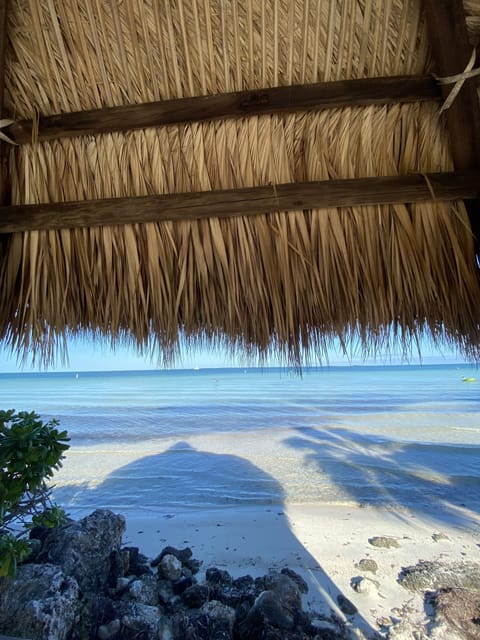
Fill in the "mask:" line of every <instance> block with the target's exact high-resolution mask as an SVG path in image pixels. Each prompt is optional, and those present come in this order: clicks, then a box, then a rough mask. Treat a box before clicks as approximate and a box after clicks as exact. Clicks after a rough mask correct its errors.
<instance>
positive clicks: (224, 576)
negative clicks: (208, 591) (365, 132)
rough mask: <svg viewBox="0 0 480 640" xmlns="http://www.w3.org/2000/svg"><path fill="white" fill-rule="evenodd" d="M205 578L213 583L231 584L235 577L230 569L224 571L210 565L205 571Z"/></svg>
mask: <svg viewBox="0 0 480 640" xmlns="http://www.w3.org/2000/svg"><path fill="white" fill-rule="evenodd" d="M205 579H206V581H207V582H210V583H211V584H221V585H230V584H232V582H233V578H232V576H231V575H230V574H229V573H228V571H222V570H221V569H217V567H209V568H208V569H207V571H206V573H205Z"/></svg>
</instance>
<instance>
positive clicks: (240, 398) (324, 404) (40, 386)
mask: <svg viewBox="0 0 480 640" xmlns="http://www.w3.org/2000/svg"><path fill="white" fill-rule="evenodd" d="M464 376H467V377H468V376H474V377H476V371H475V370H473V369H472V368H471V367H468V366H467V365H464V366H462V365H448V366H423V367H420V366H392V367H363V366H361V367H329V368H321V369H306V370H304V372H303V376H302V377H299V376H298V375H296V374H295V373H289V372H288V371H287V370H285V369H264V370H259V369H203V370H202V369H201V370H189V371H186V370H176V371H141V372H94V373H93V372H92V373H83V372H82V373H79V374H75V373H38V374H0V407H2V408H15V409H17V410H35V411H37V412H38V413H40V414H41V415H42V417H44V418H46V419H48V418H51V417H52V418H53V417H55V418H57V419H59V420H60V422H61V426H62V428H64V429H67V430H68V432H69V434H70V436H71V450H70V452H69V453H68V456H67V459H66V461H65V466H64V469H63V470H62V472H61V473H60V474H59V476H58V479H57V480H58V481H57V490H56V493H57V496H58V497H59V498H60V499H62V501H63V502H66V503H67V504H68V505H70V506H72V507H78V508H85V509H87V508H89V507H91V506H109V507H112V508H123V509H128V508H142V509H149V510H152V509H160V510H164V511H168V510H172V509H182V508H183V509H188V508H202V507H204V506H209V507H217V506H224V505H249V504H256V505H258V504H261V505H263V504H275V505H280V504H284V503H288V502H296V503H298V502H312V501H314V502H325V503H352V502H353V503H361V504H382V505H384V504H386V505H389V506H391V505H398V506H407V507H410V506H414V507H419V508H422V506H425V505H428V506H429V507H431V506H432V504H434V505H436V506H437V507H438V508H439V509H444V510H445V511H446V510H452V509H456V508H462V509H463V508H468V509H471V510H473V511H475V512H476V513H480V420H479V417H480V373H479V377H478V380H476V381H475V382H471V383H466V382H463V381H462V378H463V377H464Z"/></svg>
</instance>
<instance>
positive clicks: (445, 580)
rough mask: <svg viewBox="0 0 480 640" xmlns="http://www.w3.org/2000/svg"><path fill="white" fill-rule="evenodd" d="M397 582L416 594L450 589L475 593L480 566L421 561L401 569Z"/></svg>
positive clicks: (473, 563) (478, 581)
mask: <svg viewBox="0 0 480 640" xmlns="http://www.w3.org/2000/svg"><path fill="white" fill-rule="evenodd" d="M398 582H399V583H400V584H401V585H402V587H405V589H408V590H409V591H414V592H417V593H418V592H423V591H427V590H429V591H435V590H437V589H447V588H451V587H455V588H458V589H472V590H475V591H476V590H477V589H478V585H479V584H480V564H477V563H475V562H449V563H442V562H430V561H423V560H422V561H421V562H419V563H418V564H416V565H414V566H410V567H403V568H402V571H401V572H400V575H399V577H398Z"/></svg>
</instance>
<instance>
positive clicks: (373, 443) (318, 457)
mask: <svg viewBox="0 0 480 640" xmlns="http://www.w3.org/2000/svg"><path fill="white" fill-rule="evenodd" d="M297 431H298V437H292V438H289V439H287V440H285V441H284V443H285V444H287V445H288V446H290V447H291V448H294V449H297V450H301V451H303V452H304V464H305V465H307V466H311V465H313V466H314V468H315V471H316V472H317V473H320V474H321V475H323V476H324V477H325V476H326V478H328V482H329V483H332V484H335V485H336V486H337V487H338V488H339V490H340V491H341V492H342V495H343V498H345V499H346V500H354V501H356V502H358V503H359V504H368V505H372V506H382V507H388V508H390V509H392V510H395V509H396V510H398V516H399V517H401V512H402V510H404V509H409V510H411V511H417V512H421V513H423V514H425V513H426V514H428V515H429V516H430V517H431V518H432V519H433V520H436V521H438V522H439V523H442V522H443V523H448V524H453V525H456V526H458V527H467V528H471V527H475V528H478V523H479V518H478V516H479V515H480V467H479V460H480V447H479V446H476V445H464V444H458V443H447V442H445V443H443V442H442V443H437V444H432V443H424V444H422V443H409V442H401V441H396V440H395V439H393V438H389V437H388V436H385V435H383V434H382V437H381V438H378V437H377V436H371V435H368V434H361V433H358V432H354V431H351V430H349V429H347V428H342V427H332V428H323V427H318V428H314V427H312V428H302V429H298V430H297Z"/></svg>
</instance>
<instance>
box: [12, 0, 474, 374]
mask: <svg viewBox="0 0 480 640" xmlns="http://www.w3.org/2000/svg"><path fill="white" fill-rule="evenodd" d="M11 4H12V5H13V6H12V10H11V13H10V16H9V52H8V60H7V62H8V65H7V84H6V86H7V105H8V108H9V111H10V113H12V114H15V116H16V117H32V115H33V114H34V113H35V112H36V111H38V112H40V113H42V114H44V115H48V114H51V113H57V112H70V111H75V110H83V109H90V108H98V107H103V106H113V105H118V104H129V103H141V102H145V101H150V100H159V99H169V98H178V97H186V96H194V95H204V94H212V93H219V92H223V91H233V90H240V89H253V88H258V87H270V86H278V85H289V84H292V83H303V82H316V81H323V80H332V79H341V78H357V77H365V76H380V75H393V74H409V73H423V72H425V71H428V68H429V63H428V55H427V53H428V47H427V41H426V34H425V24H424V20H423V18H422V16H421V15H420V13H419V10H418V5H419V3H418V1H417V0H405V1H399V0H383V1H382V2H368V1H364V0H343V1H338V2H329V1H326V0H324V1H322V0H304V1H303V2H302V1H299V2H286V1H282V0H277V1H275V0H270V1H265V2H254V1H253V0H252V1H249V0H245V1H243V0H242V1H238V2H237V1H235V0H229V1H225V0H223V1H222V0H191V1H190V0H189V2H186V1H181V0H175V1H173V0H171V1H170V0H169V1H166V2H162V3H159V2H154V1H153V0H152V1H144V2H136V1H135V2H134V1H132V0H130V1H128V0H125V1H124V2H121V3H118V2H114V1H112V2H107V1H106V0H82V1H80V0H41V1H39V0H19V1H17V2H15V1H13V2H12V3H11ZM476 4H478V3H476V2H470V3H469V9H468V10H469V11H470V15H471V16H472V17H471V19H470V20H469V24H470V26H472V34H474V33H475V14H474V10H475V6H474V5H476ZM479 14H480V11H479ZM304 34H306V35H304ZM472 37H473V36H472ZM451 169H452V161H451V158H450V154H449V149H448V140H447V136H446V132H445V130H444V124H443V119H441V118H440V117H439V113H438V106H437V105H436V104H433V103H431V104H422V105H420V104H410V105H403V106H396V105H393V106H389V107H386V106H384V107H368V108H355V109H353V108H348V109H341V110H340V109H336V110H329V111H322V112H306V113H296V114H284V115H266V116H251V117H248V118H244V119H235V120H234V119H231V120H225V121H221V122H204V123H201V124H190V125H181V126H180V125H179V126H168V127H162V128H156V129H147V130H142V131H135V132H128V133H115V134H108V135H101V136H95V137H94V136H88V137H87V136H85V137H82V138H75V139H60V140H57V141H52V142H44V143H41V144H39V143H35V144H31V145H24V146H22V147H19V148H16V149H12V151H11V153H10V180H11V191H12V203H13V204H21V203H38V202H46V203H48V202H58V201H68V200H83V199H92V198H104V197H120V196H131V195H145V194H158V193H162V194H163V193H167V194H168V193H177V192H184V191H206V190H211V189H230V188H236V187H243V186H258V185H266V184H279V183H283V182H297V181H304V180H323V179H330V178H355V177H363V176H376V175H397V174H398V175H402V174H406V173H409V172H420V173H424V172H428V171H448V170H451ZM259 213H260V214H261V212H259ZM4 247H5V250H4V251H3V253H2V254H1V258H2V260H1V262H0V286H1V287H2V290H3V292H4V304H3V308H2V314H1V316H0V337H2V338H3V340H4V342H5V343H6V344H7V345H10V346H11V347H12V349H13V350H14V351H16V352H17V353H20V354H22V353H26V352H27V351H28V350H29V349H33V351H34V353H36V355H37V356H38V357H39V358H40V359H41V360H43V361H46V360H48V359H49V358H50V357H51V356H52V354H53V352H54V348H55V345H57V344H58V341H60V342H61V340H62V338H63V336H65V335H66V334H68V333H76V332H83V331H91V332H93V333H96V334H101V335H106V336H109V337H110V338H111V339H112V341H113V342H114V343H115V342H117V341H125V340H126V341H131V342H133V343H134V344H136V345H137V346H138V347H139V348H141V349H144V350H149V349H152V350H153V351H154V352H157V351H158V353H160V355H161V356H163V357H164V358H166V359H167V360H168V359H169V358H170V357H171V356H172V354H173V353H174V352H175V349H176V347H177V345H178V338H179V333H182V332H183V333H184V334H185V335H186V336H187V338H191V339H192V340H196V339H202V337H203V336H204V335H207V337H209V338H212V339H213V340H214V341H216V342H217V343H223V344H226V345H227V346H230V347H232V348H241V349H245V350H246V351H247V352H248V353H251V354H253V355H260V356H263V355H266V353H268V352H269V351H271V350H273V351H275V352H276V353H279V354H280V355H283V356H284V357H285V358H286V359H288V360H289V361H291V362H296V363H298V362H299V361H301V360H302V359H303V358H305V356H306V355H308V353H310V355H314V354H316V355H321V354H322V353H324V348H325V347H326V346H328V343H329V342H330V341H331V340H332V339H334V338H335V337H340V339H341V340H342V341H344V342H345V343H348V342H349V341H351V340H355V338H358V337H359V338H360V342H361V345H362V347H363V348H364V349H366V350H370V351H372V350H374V349H375V348H376V347H383V346H388V344H387V343H388V342H389V340H390V339H391V337H392V333H391V332H390V327H391V326H392V325H393V327H394V334H395V336H396V337H397V338H398V339H399V340H400V342H401V343H403V345H404V346H408V345H409V344H410V342H411V340H412V339H415V338H416V337H418V336H419V335H420V334H421V333H422V332H424V331H426V332H430V333H432V334H433V336H434V338H436V339H439V340H440V339H441V340H446V341H447V342H451V343H452V344H454V345H456V346H458V347H459V348H460V349H461V350H463V352H464V353H466V354H467V355H469V356H471V357H474V358H478V345H479V344H480V342H479V319H480V317H479V312H478V310H477V306H478V305H477V301H478V299H479V294H480V290H479V284H478V274H477V265H476V262H475V255H474V247H473V240H472V234H471V230H470V225H469V221H468V217H467V215H466V212H465V209H464V206H463V204H462V203H449V204H445V203H439V202H432V203H427V204H418V205H408V206H407V205H395V206H375V207H356V208H343V209H329V210H322V211H318V210H314V211H298V212H289V213H285V212H278V213H272V214H262V215H258V216H256V217H254V218H248V219H247V218H236V219H233V218H232V219H214V218H212V219H209V220H206V221H185V222H176V223H173V222H171V223H168V222H165V223H155V224H153V223H149V224H142V225H124V226H118V227H100V228H90V229H77V230H62V231H44V232H26V233H18V234H13V235H12V236H10V237H9V238H8V239H6V240H4ZM390 346H391V345H390ZM312 348H313V352H312V350H311V349H312Z"/></svg>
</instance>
